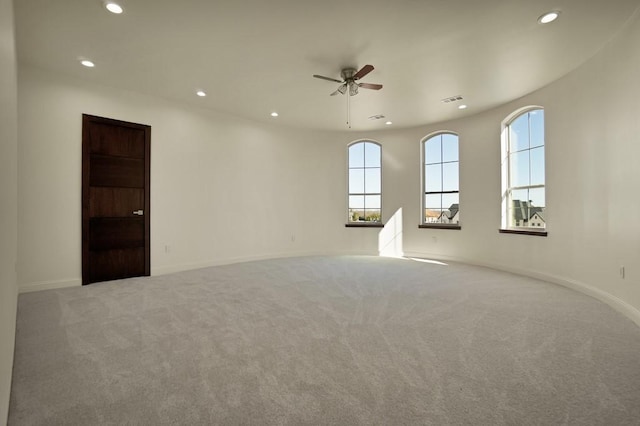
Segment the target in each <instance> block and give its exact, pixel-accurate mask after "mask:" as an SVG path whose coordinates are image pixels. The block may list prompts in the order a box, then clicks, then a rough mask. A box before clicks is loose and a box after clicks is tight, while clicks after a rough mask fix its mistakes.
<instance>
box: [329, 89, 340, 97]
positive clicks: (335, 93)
mask: <svg viewBox="0 0 640 426" xmlns="http://www.w3.org/2000/svg"><path fill="white" fill-rule="evenodd" d="M338 93H340V92H338V91H337V90H336V91H335V92H333V93H331V94H330V95H329V96H335V95H337V94H338Z"/></svg>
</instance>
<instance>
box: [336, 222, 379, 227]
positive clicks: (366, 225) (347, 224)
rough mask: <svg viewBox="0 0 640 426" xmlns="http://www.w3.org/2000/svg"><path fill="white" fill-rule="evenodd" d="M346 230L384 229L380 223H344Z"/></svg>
mask: <svg viewBox="0 0 640 426" xmlns="http://www.w3.org/2000/svg"><path fill="white" fill-rule="evenodd" d="M344 226H345V227H346V228H384V223H382V222H350V223H345V225H344Z"/></svg>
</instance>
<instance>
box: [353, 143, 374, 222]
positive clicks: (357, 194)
mask: <svg viewBox="0 0 640 426" xmlns="http://www.w3.org/2000/svg"><path fill="white" fill-rule="evenodd" d="M364 143H371V144H374V145H377V146H378V147H379V148H380V164H379V166H378V167H367V166H366V159H365V158H363V167H362V169H365V170H366V169H373V168H378V169H380V192H366V186H365V192H362V193H351V192H350V188H349V186H350V185H349V184H350V170H351V167H350V157H349V155H350V149H351V147H353V146H354V145H357V144H364ZM358 168H360V167H358ZM346 170H347V179H346V180H347V190H346V193H347V209H346V213H347V222H346V224H347V226H382V211H383V210H382V207H383V200H382V182H383V175H382V144H381V143H380V142H377V141H375V140H372V139H358V140H355V141H353V142H350V143H349V144H348V145H347V167H346ZM365 185H366V184H365ZM372 195H373V196H375V195H377V196H379V197H380V218H379V220H371V221H352V220H351V215H352V211H351V206H350V197H351V196H372Z"/></svg>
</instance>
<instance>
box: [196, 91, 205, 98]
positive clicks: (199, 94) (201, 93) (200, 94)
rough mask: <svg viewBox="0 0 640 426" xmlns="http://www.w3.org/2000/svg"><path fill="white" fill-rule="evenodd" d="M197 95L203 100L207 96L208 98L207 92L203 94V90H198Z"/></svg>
mask: <svg viewBox="0 0 640 426" xmlns="http://www.w3.org/2000/svg"><path fill="white" fill-rule="evenodd" d="M196 95H198V96H200V97H201V98H204V97H205V96H207V94H206V93H205V92H203V91H202V90H198V91H197V92H196Z"/></svg>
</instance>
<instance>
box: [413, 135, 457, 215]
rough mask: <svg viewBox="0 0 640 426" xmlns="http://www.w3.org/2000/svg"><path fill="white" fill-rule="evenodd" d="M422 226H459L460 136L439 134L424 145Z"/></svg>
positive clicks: (431, 137) (428, 139)
mask: <svg viewBox="0 0 640 426" xmlns="http://www.w3.org/2000/svg"><path fill="white" fill-rule="evenodd" d="M422 153H423V158H422V159H423V161H422V163H423V167H424V169H423V173H422V176H423V179H422V192H423V200H422V212H423V215H422V226H427V227H428V226H429V225H432V226H438V227H442V226H451V227H459V226H460V182H459V164H460V162H459V155H458V135H456V134H454V133H438V134H436V135H433V136H430V137H428V138H426V139H425V140H424V141H423V142H422Z"/></svg>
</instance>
